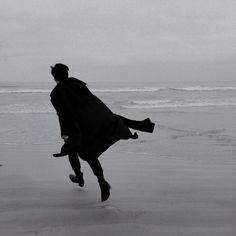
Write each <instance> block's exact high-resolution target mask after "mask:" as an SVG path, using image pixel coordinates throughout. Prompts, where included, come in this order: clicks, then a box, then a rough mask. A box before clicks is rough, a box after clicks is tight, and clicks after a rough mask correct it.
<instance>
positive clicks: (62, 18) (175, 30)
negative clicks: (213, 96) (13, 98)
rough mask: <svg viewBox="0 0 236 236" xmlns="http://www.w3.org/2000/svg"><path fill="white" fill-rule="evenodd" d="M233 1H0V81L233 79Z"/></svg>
mask: <svg viewBox="0 0 236 236" xmlns="http://www.w3.org/2000/svg"><path fill="white" fill-rule="evenodd" d="M235 12H236V1H235V0H197V1H196V0H142V1H141V0H0V32H1V38H0V53H1V58H0V81H25V80H27V81H47V80H50V79H51V78H50V74H49V66H50V65H53V64H55V63H56V62H63V63H66V64H68V65H69V67H70V68H71V74H72V75H74V76H78V77H82V78H83V79H85V80H90V81H93V80H95V81H98V80H101V79H103V80H104V79H111V80H122V79H123V80H124V79H131V80H143V79H152V80H153V79H156V80H162V81H163V80H224V79H225V80H235V76H236V69H235V68H236V67H235V61H236V14H235Z"/></svg>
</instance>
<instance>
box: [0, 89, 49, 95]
mask: <svg viewBox="0 0 236 236" xmlns="http://www.w3.org/2000/svg"><path fill="white" fill-rule="evenodd" d="M50 91H51V90H50V89H19V88H11V89H5V88H3V89H0V94H14V93H17V94H21V93H22V94H24V93H49V92H50Z"/></svg>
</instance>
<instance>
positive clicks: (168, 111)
mask: <svg viewBox="0 0 236 236" xmlns="http://www.w3.org/2000/svg"><path fill="white" fill-rule="evenodd" d="M54 86H55V84H54V83H2V84H0V122H1V127H0V133H1V136H0V142H1V143H2V144H6V145H17V144H50V143H55V142H57V143H60V142H61V141H60V131H59V125H58V121H57V116H56V113H55V111H54V109H53V107H52V105H51V103H50V97H49V94H50V91H51V90H52V89H53V87H54ZM87 86H88V87H89V89H90V90H91V91H92V92H93V93H94V94H95V95H96V96H98V97H99V98H100V99H101V100H102V101H104V103H105V104H107V106H108V107H109V108H110V109H111V110H112V111H113V112H114V113H118V114H121V115H125V116H127V117H129V118H133V119H144V118H146V117H150V118H151V119H152V120H153V121H154V122H155V123H156V124H157V126H156V130H155V133H154V135H152V136H148V135H146V134H140V136H141V138H140V140H139V141H137V143H136V144H135V145H137V148H136V150H137V153H146V154H150V155H152V154H153V153H149V152H148V150H146V149H147V148H145V150H144V149H143V147H142V145H141V143H142V142H146V141H149V142H150V146H152V147H153V148H158V147H160V146H161V147H160V150H166V151H165V152H163V151H162V153H160V155H163V156H183V155H184V156H188V158H191V157H192V158H197V159H203V157H202V155H203V153H204V151H206V148H207V150H208V151H210V152H211V153H213V154H215V155H216V156H218V159H220V158H222V156H224V157H225V156H227V155H228V156H230V157H229V159H230V160H232V157H233V156H234V155H235V152H236V125H235V117H236V82H178V83H177V82H145V81H144V82H116V83H115V82H96V83H95V82H94V83H88V84H87ZM121 145H123V148H124V150H126V151H128V150H129V144H127V146H126V144H125V143H122V144H121ZM169 145H173V146H172V151H171V153H170V152H169V151H168V150H169V148H168V146H169ZM145 147H147V146H145ZM196 156H197V157H196Z"/></svg>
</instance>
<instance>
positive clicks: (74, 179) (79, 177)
mask: <svg viewBox="0 0 236 236" xmlns="http://www.w3.org/2000/svg"><path fill="white" fill-rule="evenodd" d="M69 178H70V180H71V182H73V183H76V184H78V185H79V186H80V187H83V186H84V178H83V173H81V174H80V175H72V174H71V175H69Z"/></svg>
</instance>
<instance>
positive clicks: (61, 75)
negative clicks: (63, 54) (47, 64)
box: [51, 63, 69, 82]
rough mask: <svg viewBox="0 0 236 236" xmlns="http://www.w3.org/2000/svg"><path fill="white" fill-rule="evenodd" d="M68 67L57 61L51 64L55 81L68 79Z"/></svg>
mask: <svg viewBox="0 0 236 236" xmlns="http://www.w3.org/2000/svg"><path fill="white" fill-rule="evenodd" d="M68 71H69V68H68V66H67V65H64V64H61V63H57V64H56V65H55V66H51V74H52V76H53V77H54V79H55V81H59V82H60V81H63V80H65V79H68Z"/></svg>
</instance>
